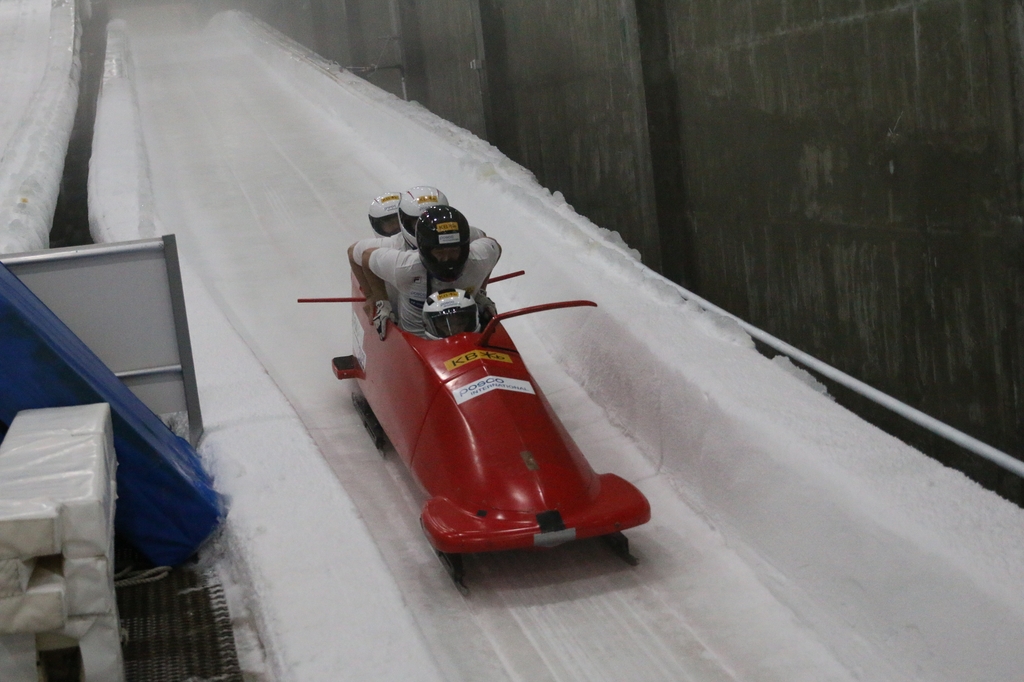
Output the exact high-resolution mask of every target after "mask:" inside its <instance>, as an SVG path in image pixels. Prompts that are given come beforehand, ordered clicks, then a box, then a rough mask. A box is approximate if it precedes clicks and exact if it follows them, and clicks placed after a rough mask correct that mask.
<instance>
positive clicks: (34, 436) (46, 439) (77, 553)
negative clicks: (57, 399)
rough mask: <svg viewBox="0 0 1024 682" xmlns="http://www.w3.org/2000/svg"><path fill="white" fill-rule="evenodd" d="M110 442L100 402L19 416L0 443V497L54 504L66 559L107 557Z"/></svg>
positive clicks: (111, 486)
mask: <svg viewBox="0 0 1024 682" xmlns="http://www.w3.org/2000/svg"><path fill="white" fill-rule="evenodd" d="M112 438H113V436H112V429H111V428H110V408H109V407H108V406H107V405H106V404H99V405H82V406H76V407H62V408H52V409H43V410H24V411H22V412H19V413H18V414H17V416H16V417H15V418H14V420H13V421H12V423H11V426H10V429H9V430H8V432H7V436H6V437H5V438H4V441H3V443H2V444H0V499H6V500H40V499H42V500H50V501H53V502H56V503H58V504H59V505H60V527H61V528H60V530H61V546H62V547H61V551H62V553H63V554H64V556H66V557H69V558H84V557H95V556H107V557H110V556H111V547H112V538H113V529H114V474H115V471H114V464H113V440H112Z"/></svg>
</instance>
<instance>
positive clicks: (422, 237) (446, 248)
mask: <svg viewBox="0 0 1024 682" xmlns="http://www.w3.org/2000/svg"><path fill="white" fill-rule="evenodd" d="M416 246H417V248H418V249H419V252H420V260H422V261H423V265H424V267H426V268H427V272H429V273H430V274H431V275H433V276H434V277H436V278H438V279H439V280H441V281H442V282H452V281H454V280H456V279H458V277H459V275H461V274H462V268H463V266H465V265H466V260H467V259H468V258H469V222H467V221H466V216H464V215H462V213H460V212H459V211H458V210H456V209H454V208H452V207H451V206H431V207H430V208H428V209H427V210H425V211H423V213H421V214H420V219H419V222H418V223H416Z"/></svg>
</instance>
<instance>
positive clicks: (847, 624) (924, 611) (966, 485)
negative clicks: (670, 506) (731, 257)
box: [211, 14, 1024, 680]
mask: <svg viewBox="0 0 1024 682" xmlns="http://www.w3.org/2000/svg"><path fill="white" fill-rule="evenodd" d="M211 30H214V31H218V32H220V33H219V34H218V39H231V40H241V41H244V42H246V43H248V44H249V45H250V47H251V50H252V53H253V56H254V58H258V59H261V60H263V61H264V63H266V64H268V65H270V66H271V67H272V69H273V70H274V72H275V73H276V74H278V75H279V76H280V78H281V82H282V83H286V84H287V85H288V87H291V88H293V89H294V91H295V92H296V94H297V95H299V96H302V97H305V98H307V99H308V100H309V101H311V102H313V103H314V104H316V105H317V106H319V107H321V108H322V109H323V110H324V111H325V112H327V113H328V114H329V115H331V116H335V117H337V119H338V120H339V121H342V122H343V123H344V124H345V125H348V126H350V127H351V128H352V129H353V130H355V131H357V132H358V134H359V136H360V137H362V138H365V139H372V140H374V142H375V145H376V146H377V147H378V148H379V151H380V153H382V154H384V155H387V156H390V157H392V158H395V159H400V160H401V163H403V164H404V166H405V169H406V170H407V171H408V172H409V173H410V174H416V175H419V176H420V177H422V178H424V180H425V181H429V182H431V183H433V184H436V185H437V186H438V187H441V188H442V189H444V188H446V187H466V186H467V185H470V186H472V187H473V191H472V192H461V193H458V194H456V193H452V192H448V195H449V199H450V200H451V202H452V204H453V205H455V206H457V207H459V208H460V209H461V210H463V212H465V213H466V214H467V215H470V216H472V218H473V220H474V222H476V223H478V224H479V226H480V227H482V228H484V229H485V230H487V231H488V233H489V234H491V235H492V236H494V237H496V238H497V239H498V240H499V241H501V242H502V244H503V246H504V249H505V250H504V255H503V257H502V262H501V266H500V270H502V271H506V270H516V269H519V268H524V269H526V270H527V275H526V276H525V277H523V278H519V279H517V280H512V281H510V282H507V283H503V284H502V285H501V286H500V287H498V286H495V287H494V288H493V291H492V295H494V297H495V298H496V300H497V301H498V304H499V306H501V307H503V308H511V307H518V306H521V305H528V304H534V303H540V302H545V301H547V300H549V299H548V297H547V294H546V292H548V291H551V290H558V291H560V292H562V293H563V294H564V293H566V292H567V291H568V292H571V293H572V294H573V297H578V298H592V299H593V300H595V301H597V302H598V304H599V306H600V307H599V308H598V309H597V310H596V311H594V312H593V313H590V314H589V316H587V317H584V316H583V315H586V314H585V313H566V314H565V315H559V316H554V315H552V316H546V317H544V319H537V320H524V321H522V322H521V323H522V324H530V325H531V327H533V329H534V330H535V331H536V333H537V334H538V335H539V336H541V338H543V339H546V340H548V341H550V343H551V348H552V349H553V352H554V353H555V354H556V355H558V357H559V359H560V360H561V362H563V363H564V364H565V366H566V367H568V368H569V369H570V371H571V372H572V373H573V374H574V375H575V377H576V378H577V380H578V381H579V382H580V383H581V385H583V386H584V387H585V388H586V390H587V391H588V392H589V393H590V394H591V395H592V396H593V397H594V398H595V399H596V401H597V402H598V403H600V404H601V405H603V406H604V407H605V409H606V411H607V414H608V417H609V418H610V419H611V420H612V421H613V422H615V423H617V424H619V425H620V426H621V427H622V428H623V429H625V430H626V431H627V432H628V433H629V434H630V435H631V436H632V437H633V438H635V439H636V441H637V442H638V443H639V444H640V445H641V447H642V448H643V449H644V450H645V452H646V453H647V455H648V456H649V458H650V459H651V461H652V462H653V463H655V464H656V465H657V466H658V468H659V471H660V472H661V473H662V474H663V475H665V476H667V477H669V478H670V479H671V480H672V481H673V482H674V483H675V484H676V486H677V487H678V490H679V491H680V494H681V495H682V496H683V497H685V498H686V499H687V500H688V501H689V502H690V504H691V505H692V506H693V507H695V508H698V509H701V510H703V511H704V513H705V514H706V516H707V518H708V519H709V521H710V522H711V523H713V524H714V525H715V526H716V527H718V528H720V529H721V530H722V532H723V533H724V534H725V535H726V537H727V538H728V539H729V541H730V542H731V543H735V546H736V547H737V548H738V550H739V551H740V552H741V553H743V554H744V555H745V556H747V558H748V559H749V560H750V562H751V563H752V565H754V566H756V567H757V569H758V571H759V574H760V575H761V577H762V580H764V581H765V583H766V584H768V585H775V586H778V587H779V592H780V594H781V595H782V598H783V599H784V600H785V601H786V602H787V603H788V604H789V605H790V606H791V607H792V608H793V610H794V612H795V613H796V614H797V615H798V617H800V618H804V619H807V620H808V621H812V622H813V623H814V626H815V628H816V629H818V630H820V631H822V632H825V633H833V635H834V638H833V639H832V640H831V642H830V643H831V645H832V646H833V647H834V648H835V650H836V651H837V653H838V655H839V656H840V658H842V657H843V655H844V652H849V654H850V658H851V659H853V658H856V657H855V656H854V655H853V652H854V651H858V652H863V651H864V650H868V651H871V652H877V655H880V656H882V657H884V658H885V659H886V660H888V661H889V662H890V663H891V664H892V665H893V666H894V667H895V668H896V669H898V670H900V671H901V672H902V673H904V674H905V675H906V676H908V677H913V676H915V675H923V676H925V677H928V678H930V679H942V680H959V679H992V680H997V679H1006V678H1007V676H1011V677H1012V675H1014V674H1016V673H1015V672H1014V671H1016V670H1018V669H1019V667H1020V665H1021V664H1024V653H1022V652H1020V651H1018V649H1019V647H1017V646H1016V645H1014V644H1012V643H1013V642H1019V641H1020V638H1021V637H1024V598H1022V596H1021V594H1020V591H1019V588H1018V586H1019V584H1020V582H1021V580H1022V579H1024V523H1022V521H1024V512H1022V511H1021V510H1020V509H1019V508H1016V507H1014V506H1012V505H1010V504H1009V503H1007V502H1005V501H1003V500H1001V499H999V498H998V497H996V496H995V495H993V494H991V493H988V492H986V491H984V490H983V489H981V488H980V487H978V486H977V485H975V484H973V483H972V482H970V481H969V480H967V479H966V478H965V477H964V476H963V475H961V474H959V473H957V472H954V471H952V470H950V469H946V468H944V467H942V466H941V465H939V464H937V463H935V462H934V461H932V460H930V459H928V458H927V457H925V456H923V455H922V454H920V453H919V452H917V451H915V450H913V449H911V448H909V447H907V446H905V445H903V444H902V443H900V442H899V441H897V440H895V439H893V438H891V437H889V436H887V435H885V434H883V433H881V432H880V431H878V430H877V429H875V428H873V427H871V426H869V425H867V424H866V423H864V422H863V421H861V420H860V419H858V418H857V417H855V416H854V415H852V414H851V413H849V412H847V411H846V410H844V409H842V408H841V407H839V406H837V405H836V404H835V403H834V402H832V401H831V400H829V399H828V398H827V397H826V396H824V395H823V394H822V393H821V391H820V390H818V389H819V388H820V387H818V386H815V385H812V384H813V382H811V381H809V380H808V379H807V377H806V376H804V375H803V374H801V373H800V372H799V371H797V370H796V369H795V368H793V367H792V366H791V365H790V364H788V363H787V362H786V361H782V360H778V361H774V362H773V361H770V360H768V359H766V358H764V357H762V356H761V355H759V354H758V353H757V352H756V351H755V350H754V349H753V344H752V342H751V340H750V339H749V338H748V337H747V336H746V334H745V333H744V332H743V331H742V330H741V329H740V328H739V327H738V325H737V324H736V323H735V322H734V321H732V320H731V319H729V318H724V317H720V316H718V315H715V314H713V313H710V312H704V311H702V310H701V309H700V308H699V307H698V306H696V305H695V304H693V303H690V302H688V293H687V292H686V291H685V290H683V289H681V288H679V287H678V286H676V285H675V284H673V283H671V282H669V281H668V280H666V279H665V278H663V277H661V276H659V275H658V274H657V273H654V272H653V271H651V270H650V269H648V268H646V267H645V266H643V265H642V264H641V263H640V262H639V260H638V259H637V255H636V253H635V252H633V251H632V250H631V249H629V248H628V247H627V246H626V245H625V243H624V242H623V241H622V240H621V238H619V236H618V235H617V234H616V233H613V232H609V231H608V230H605V229H602V228H600V227H597V226H595V225H594V224H593V223H591V222H590V221H588V220H586V219H585V218H583V217H581V216H580V215H579V214H577V213H576V212H575V211H574V210H573V209H572V207H570V206H569V205H568V204H567V203H566V202H565V200H564V198H563V197H562V196H561V195H560V194H558V193H555V194H551V193H550V192H548V191H547V190H545V189H544V188H542V187H541V186H539V185H538V184H537V182H536V181H535V179H534V178H533V176H532V174H530V173H529V172H528V171H526V170H525V169H523V168H522V167H521V166H519V165H517V164H515V163H513V162H511V161H510V160H509V159H508V158H507V157H505V156H504V155H503V154H501V153H500V152H499V151H498V150H497V149H495V148H494V147H492V146H490V145H489V144H487V143H485V142H483V141H481V140H479V139H478V138H475V137H473V136H472V135H469V134H467V133H466V131H463V130H461V129H459V128H457V127H456V126H454V125H452V124H450V123H447V122H445V121H443V120H441V119H439V118H438V117H436V116H434V115H433V114H430V113H429V112H427V111H425V110H424V109H423V108H422V107H419V106H417V105H415V104H409V103H405V102H402V101H401V100H399V99H397V98H395V97H393V96H390V95H387V94H386V93H383V92H381V91H380V90H378V89H376V88H374V87H372V86H370V85H369V84H367V83H366V82H365V81H362V80H360V79H358V78H356V77H354V76H353V75H351V74H349V73H346V72H343V71H340V70H339V69H338V68H337V66H336V65H333V64H331V63H329V62H327V61H325V60H322V59H320V58H318V57H317V56H316V55H314V54H313V53H311V52H309V51H307V50H304V49H303V48H301V47H299V46H297V45H295V44H294V43H292V42H291V41H289V40H287V39H284V38H283V37H281V36H279V35H277V34H274V33H273V32H270V31H268V30H267V29H266V28H265V27H263V26H261V25H260V24H258V23H255V22H253V21H252V20H250V19H248V18H247V17H245V16H244V15H240V14H226V15H221V16H220V17H218V18H217V19H216V20H215V21H214V23H213V25H212V26H211ZM489 216H493V217H498V216H500V217H501V219H500V220H494V222H493V223H491V222H489V221H488V217H489ZM552 242H557V243H558V244H559V246H560V247H562V248H559V249H557V250H552V249H547V248H545V245H547V244H550V243H552ZM553 251H557V253H572V254H574V257H573V258H571V259H564V258H561V259H556V258H553V257H552V255H551V253H552V252H553ZM595 280H598V281H602V282H604V284H603V286H601V287H600V289H599V290H594V289H593V288H592V287H589V286H587V285H586V284H585V283H587V282H593V281H595ZM559 349H565V350H559ZM654 523H657V519H655V520H654ZM822 538H829V539H831V540H833V541H831V542H829V543H825V542H822V541H821V540H822ZM835 538H844V539H845V540H846V541H845V542H843V543H842V546H843V547H844V551H843V552H842V553H841V554H839V555H837V554H836V553H835V552H834V551H833V547H834V544H835V543H834V539H835ZM1007 557H1010V558H1009V559H1008V558H1007ZM893 594H899V595H900V597H899V599H897V600H894V599H893V598H892V595H893ZM964 604H970V605H971V607H970V608H969V609H964V608H962V607H963V605H964ZM851 631H853V632H857V633H863V636H860V637H858V636H855V637H850V636H849V633H850V632H851ZM880 633H882V634H880ZM994 652H995V653H994ZM918 666H921V668H920V669H918V668H917V667H918Z"/></svg>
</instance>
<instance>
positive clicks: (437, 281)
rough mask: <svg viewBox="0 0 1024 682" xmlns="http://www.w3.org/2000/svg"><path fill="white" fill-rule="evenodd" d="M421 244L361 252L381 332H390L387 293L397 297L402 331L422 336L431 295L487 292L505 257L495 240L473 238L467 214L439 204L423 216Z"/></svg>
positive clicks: (418, 232) (418, 233)
mask: <svg viewBox="0 0 1024 682" xmlns="http://www.w3.org/2000/svg"><path fill="white" fill-rule="evenodd" d="M416 242H417V250H416V251H409V250H399V249H393V248H370V249H366V250H365V251H364V252H363V254H362V261H363V275H364V277H365V278H366V279H367V283H368V289H369V291H367V292H366V293H367V301H368V303H371V304H372V305H373V306H374V311H375V319H374V323H375V325H376V326H377V331H378V333H382V332H384V331H385V329H386V326H385V325H386V318H387V316H388V313H390V310H384V311H382V305H381V303H385V302H386V299H387V292H386V289H389V290H392V292H393V294H394V297H395V299H396V300H395V303H396V304H397V305H396V307H397V311H396V313H397V316H398V323H399V325H400V326H401V327H402V329H404V330H406V331H408V332H411V333H413V334H417V335H419V336H423V317H422V312H423V303H424V301H425V300H426V299H427V297H428V296H429V295H430V294H432V293H434V292H436V291H440V290H442V289H463V290H465V291H467V292H468V293H469V294H470V295H471V296H474V295H477V294H479V293H483V290H484V288H485V285H486V282H487V278H488V277H490V275H491V271H492V270H493V269H494V266H495V264H496V263H497V262H498V258H499V257H500V256H501V247H500V246H498V243H497V242H496V241H494V240H493V239H491V238H490V237H482V238H480V239H476V240H471V239H470V229H469V223H468V222H467V221H466V218H465V216H463V215H462V213H461V212H459V211H458V210H456V209H454V208H451V207H450V206H435V207H432V208H429V209H427V210H426V211H424V212H423V214H422V215H421V216H420V219H419V223H418V225H417V228H416ZM371 275H372V276H371ZM383 285H387V286H386V289H385V286H383ZM364 291H365V290H364ZM387 307H388V308H390V306H387ZM382 338H383V333H382Z"/></svg>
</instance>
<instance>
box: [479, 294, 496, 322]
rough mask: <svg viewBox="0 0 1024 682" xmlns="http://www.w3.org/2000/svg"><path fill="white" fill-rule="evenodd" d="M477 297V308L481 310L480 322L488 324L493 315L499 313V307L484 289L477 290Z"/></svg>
mask: <svg viewBox="0 0 1024 682" xmlns="http://www.w3.org/2000/svg"><path fill="white" fill-rule="evenodd" d="M475 299H476V305H477V308H478V309H479V310H480V324H487V323H488V322H490V321H491V318H492V317H494V316H495V315H497V314H498V308H497V307H496V306H495V305H494V301H492V300H491V298H490V296H488V295H487V294H485V293H484V292H482V291H478V292H477V294H476V296H475Z"/></svg>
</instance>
